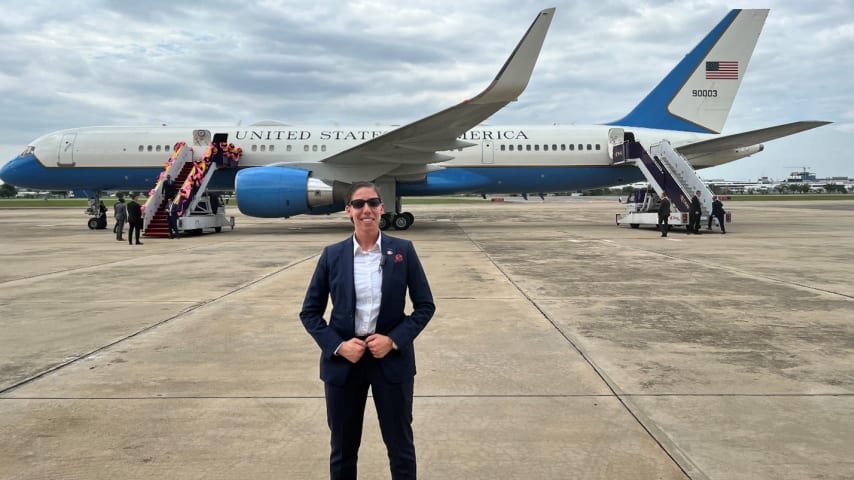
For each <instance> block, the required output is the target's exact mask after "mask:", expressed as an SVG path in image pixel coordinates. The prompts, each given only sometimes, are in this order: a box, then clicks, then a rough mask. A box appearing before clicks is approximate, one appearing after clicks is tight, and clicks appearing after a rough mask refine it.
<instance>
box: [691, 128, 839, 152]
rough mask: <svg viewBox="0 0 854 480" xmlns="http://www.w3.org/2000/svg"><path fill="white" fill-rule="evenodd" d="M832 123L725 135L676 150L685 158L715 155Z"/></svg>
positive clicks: (763, 129)
mask: <svg viewBox="0 0 854 480" xmlns="http://www.w3.org/2000/svg"><path fill="white" fill-rule="evenodd" d="M829 123H833V122H824V121H803V122H793V123H787V124H785V125H777V126H774V127H768V128H762V129H759V130H751V131H749V132H743V133H736V134H734V135H725V136H722V137H717V138H713V139H711V140H705V141H702V142H697V143H692V144H690V145H684V146H682V147H679V148H677V150H678V151H679V153H681V154H682V155H685V156H686V157H693V156H697V155H705V154H710V153H717V152H719V151H721V150H728V149H736V148H744V147H750V146H753V145H756V144H759V143H762V142H767V141H769V140H774V139H777V138H783V137H787V136H789V135H793V134H795V133H800V132H803V131H805V130H811V129H813V128H818V127H821V126H823V125H827V124H829Z"/></svg>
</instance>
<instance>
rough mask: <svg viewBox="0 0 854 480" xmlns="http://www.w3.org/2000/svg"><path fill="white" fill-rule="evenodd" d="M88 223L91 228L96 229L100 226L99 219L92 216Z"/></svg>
mask: <svg viewBox="0 0 854 480" xmlns="http://www.w3.org/2000/svg"><path fill="white" fill-rule="evenodd" d="M87 224H88V225H89V230H95V229H96V228H98V219H97V218H90V219H89V222H88V223H87Z"/></svg>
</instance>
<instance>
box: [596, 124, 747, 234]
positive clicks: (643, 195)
mask: <svg viewBox="0 0 854 480" xmlns="http://www.w3.org/2000/svg"><path fill="white" fill-rule="evenodd" d="M613 153H614V157H613V158H614V164H615V165H619V164H632V165H635V166H637V167H638V168H639V169H640V170H641V172H643V175H644V177H646V180H647V182H649V187H648V188H647V189H640V190H636V191H635V192H632V195H631V196H630V197H629V199H628V200H627V202H626V211H625V213H621V214H620V213H618V214H617V216H616V222H617V225H623V224H628V225H630V226H631V227H632V228H638V227H639V226H641V225H657V224H658V206H659V204H660V202H661V198H660V197H661V192H666V193H667V197H668V198H670V212H671V213H670V218H669V219H668V223H669V224H670V225H671V226H686V225H688V212H689V211H690V208H691V197H692V196H694V192H696V191H698V190H699V191H700V192H701V194H700V206H701V210H702V215H701V217H700V222H701V224H702V222H703V221H707V220H708V218H709V215H710V214H711V211H712V195H713V193H712V192H711V190H709V189H708V187H706V184H705V183H703V181H702V180H700V177H698V176H697V172H695V171H694V169H693V168H692V167H691V164H690V163H688V161H687V160H686V159H685V157H683V156H682V155H680V154H679V152H677V151H676V149H674V148H673V146H672V145H670V142H669V141H667V140H662V141H660V142H658V143H656V144H653V145H651V146H650V148H649V153H647V151H646V150H645V149H644V147H643V145H641V144H640V143H639V142H635V141H627V142H625V143H623V144H622V145H617V146H615V147H614V152H613ZM731 221H732V216H731V214H730V213H729V212H727V213H726V222H727V223H730V222H731Z"/></svg>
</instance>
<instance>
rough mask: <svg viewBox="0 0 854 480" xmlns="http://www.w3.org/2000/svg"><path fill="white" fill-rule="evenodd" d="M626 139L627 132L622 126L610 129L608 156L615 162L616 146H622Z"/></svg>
mask: <svg viewBox="0 0 854 480" xmlns="http://www.w3.org/2000/svg"><path fill="white" fill-rule="evenodd" d="M624 141H625V132H624V131H623V129H622V128H611V129H609V130H608V158H610V159H611V161H612V162H613V161H614V160H615V159H614V150H615V149H614V147H617V146H622V145H623V142H624ZM619 151H620V152H622V150H619ZM616 160H624V159H622V158H617V159H616Z"/></svg>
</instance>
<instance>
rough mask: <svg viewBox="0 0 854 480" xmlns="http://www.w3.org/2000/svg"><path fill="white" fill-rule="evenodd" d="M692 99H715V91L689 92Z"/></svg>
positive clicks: (716, 94) (716, 93) (716, 92)
mask: <svg viewBox="0 0 854 480" xmlns="http://www.w3.org/2000/svg"><path fill="white" fill-rule="evenodd" d="M691 96H692V97H717V96H718V91H717V90H691Z"/></svg>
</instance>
